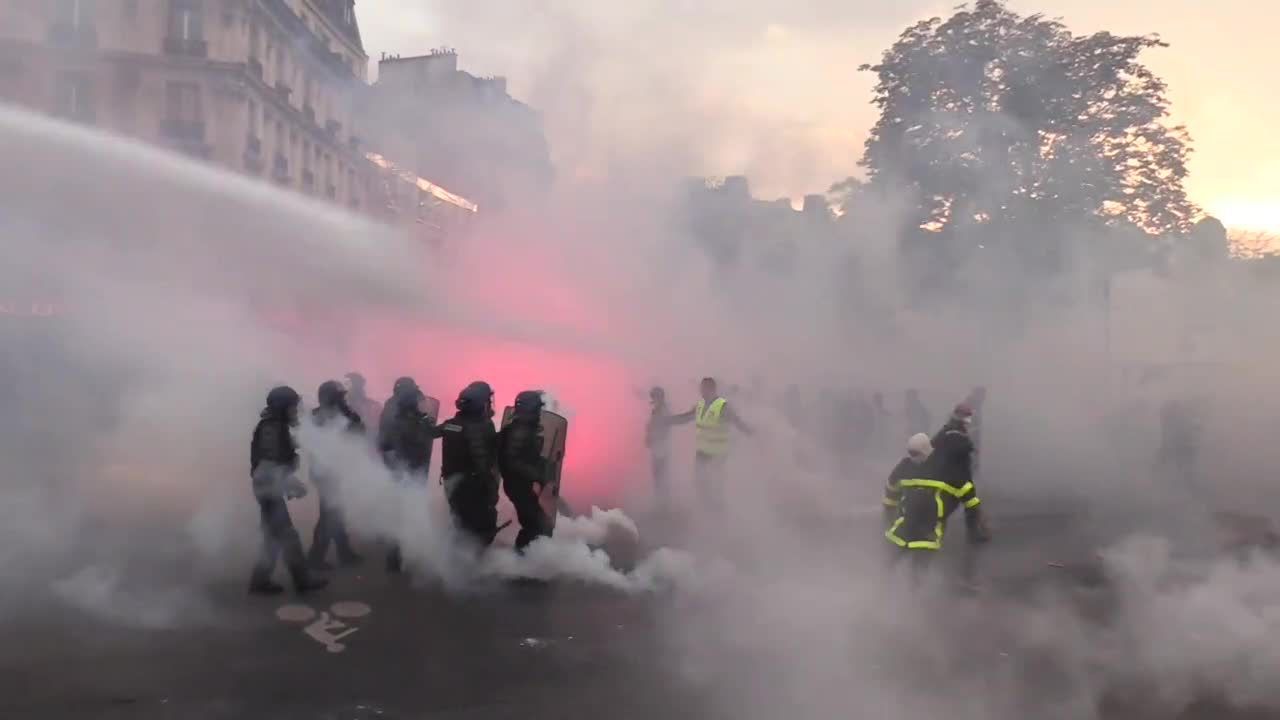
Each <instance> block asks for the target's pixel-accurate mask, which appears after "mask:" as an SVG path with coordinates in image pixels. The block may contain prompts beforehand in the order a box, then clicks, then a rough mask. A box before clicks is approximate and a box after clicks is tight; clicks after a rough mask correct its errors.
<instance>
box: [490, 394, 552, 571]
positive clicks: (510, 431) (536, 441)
mask: <svg viewBox="0 0 1280 720" xmlns="http://www.w3.org/2000/svg"><path fill="white" fill-rule="evenodd" d="M541 413H542V396H541V393H534V394H530V393H521V394H520V396H519V397H517V398H516V403H515V407H514V411H513V413H512V417H511V423H510V424H509V425H507V426H506V427H504V428H503V429H502V432H500V433H498V467H499V469H501V471H502V489H503V490H504V491H505V492H506V494H507V498H508V499H509V500H511V505H512V507H514V508H515V511H516V519H517V520H518V521H519V522H520V533H519V534H518V535H517V536H516V550H523V549H524V548H525V547H527V546H528V545H529V543H531V542H533V541H534V540H535V539H537V538H538V537H550V536H551V520H550V518H548V517H547V515H546V513H545V512H543V510H542V505H541V504H539V502H538V496H539V494H540V493H541V492H542V488H543V486H544V485H545V484H546V482H547V480H548V471H549V468H548V463H547V460H546V458H544V457H543V456H542V443H543V437H542V418H541Z"/></svg>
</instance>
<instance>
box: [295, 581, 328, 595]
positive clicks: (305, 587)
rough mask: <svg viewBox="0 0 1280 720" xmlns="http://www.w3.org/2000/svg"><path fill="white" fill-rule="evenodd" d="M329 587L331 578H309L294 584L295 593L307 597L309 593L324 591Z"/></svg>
mask: <svg viewBox="0 0 1280 720" xmlns="http://www.w3.org/2000/svg"><path fill="white" fill-rule="evenodd" d="M326 587H329V578H322V577H307V578H304V579H303V580H301V581H297V582H294V584H293V591H294V592H296V593H297V594H299V595H306V594H307V593H309V592H315V591H316V590H323V589H325V588H326Z"/></svg>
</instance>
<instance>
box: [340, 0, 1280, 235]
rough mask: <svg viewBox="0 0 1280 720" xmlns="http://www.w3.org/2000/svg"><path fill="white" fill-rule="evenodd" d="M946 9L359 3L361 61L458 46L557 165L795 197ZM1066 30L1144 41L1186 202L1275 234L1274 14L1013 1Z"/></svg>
mask: <svg viewBox="0 0 1280 720" xmlns="http://www.w3.org/2000/svg"><path fill="white" fill-rule="evenodd" d="M956 4H957V2H955V0H944V1H943V2H935V1H931V0H898V1H897V2H893V3H885V2H880V1H878V0H634V1H633V2H628V3H620V2H619V3H612V2H610V3H602V2H598V1H596V0H430V1H424V0H377V1H376V2H374V1H373V0H363V1H362V2H360V3H358V13H359V17H360V22H361V24H362V27H363V31H364V39H365V44H366V47H367V49H368V50H369V54H370V56H371V57H373V58H374V59H375V61H376V59H377V57H378V56H379V55H380V54H381V53H383V52H388V53H399V54H401V55H416V54H421V53H423V52H425V51H427V50H428V49H430V48H433V47H441V46H447V47H452V48H456V49H457V50H458V52H459V54H460V56H461V58H460V65H461V67H462V68H463V69H465V70H468V71H470V72H472V73H474V74H478V75H504V76H506V77H508V78H509V80H510V89H511V92H512V93H513V94H514V95H515V96H516V97H518V98H520V99H522V100H525V101H527V102H528V103H530V104H531V105H533V106H534V107H536V108H538V109H539V110H540V111H542V112H543V114H544V118H545V121H546V124H547V129H548V135H549V137H550V140H551V143H552V146H553V148H552V149H553V154H554V155H555V157H556V160H557V165H558V167H560V168H561V170H562V171H566V170H567V171H568V172H570V173H572V174H577V175H588V176H589V175H594V174H600V173H605V172H608V171H609V169H610V168H611V167H613V166H615V165H616V164H617V163H622V162H632V163H634V162H636V161H639V162H656V160H654V158H659V157H661V158H664V159H665V160H664V161H663V162H665V163H667V165H666V166H664V167H663V168H661V169H664V170H669V171H675V172H682V173H685V174H689V175H727V174H739V173H745V174H747V175H748V176H749V177H750V178H751V180H752V187H753V191H754V192H755V194H756V195H757V196H760V197H765V198H771V197H781V196H790V197H792V198H798V197H799V196H801V195H803V194H805V193H808V192H821V191H823V190H825V189H826V188H827V187H829V186H830V185H831V184H832V183H833V182H835V181H837V180H840V179H842V178H845V177H848V176H849V175H853V174H857V173H858V169H857V166H856V161H857V158H858V156H859V154H860V151H861V146H862V142H863V140H864V138H865V137H866V133H867V131H868V129H869V128H870V127H871V125H872V124H873V123H874V121H875V109H874V108H873V107H872V106H871V105H870V99H871V89H872V84H873V83H872V80H873V79H872V77H871V76H870V75H869V74H867V73H859V72H857V67H858V66H859V65H860V64H862V63H864V62H874V61H875V60H877V59H878V58H879V55H880V53H881V52H883V50H884V49H885V48H887V47H889V46H890V45H891V44H892V43H893V41H894V39H895V38H896V37H897V35H898V33H900V32H901V31H902V30H903V29H904V28H905V27H907V25H908V24H910V23H912V22H914V21H916V20H919V19H923V18H927V17H930V16H933V15H946V14H949V13H950V10H951V8H952V7H953V6H954V5H956ZM1010 4H1011V6H1012V7H1013V8H1014V9H1016V10H1018V11H1020V12H1042V13H1044V14H1046V15H1050V16H1056V17H1061V18H1062V19H1063V20H1064V21H1065V22H1066V23H1067V24H1068V26H1069V27H1071V28H1072V29H1073V30H1074V31H1075V32H1077V33H1085V32H1094V31H1099V30H1107V31H1111V32H1115V33H1125V34H1137V33H1158V34H1160V35H1161V36H1162V37H1163V38H1164V39H1165V40H1166V41H1168V42H1169V43H1171V45H1172V47H1170V48H1167V49H1163V50H1154V51H1151V52H1150V53H1148V54H1147V55H1146V56H1145V60H1146V62H1147V63H1148V64H1149V65H1150V66H1151V67H1152V68H1153V69H1154V70H1155V71H1156V72H1157V73H1159V74H1160V75H1161V76H1162V77H1163V78H1164V79H1165V80H1166V81H1167V82H1168V83H1169V86H1170V97H1171V99H1172V101H1173V111H1174V120H1175V121H1177V122H1180V123H1183V124H1185V125H1187V126H1188V128H1189V129H1190V131H1191V134H1192V138H1193V141H1194V147H1195V154H1194V156H1193V159H1192V175H1191V178H1190V180H1189V183H1188V189H1189V191H1190V194H1191V197H1192V199H1193V200H1194V201H1195V202H1197V203H1198V204H1200V205H1201V206H1202V207H1203V208H1205V209H1206V210H1207V211H1208V212H1210V213H1211V214H1214V215H1217V216H1218V217H1220V218H1222V219H1223V220H1224V221H1225V222H1226V223H1227V224H1228V225H1229V226H1231V227H1233V228H1237V229H1242V230H1266V231H1273V232H1280V190H1277V188H1280V134H1276V133H1275V132H1274V128H1276V127H1277V126H1280V99H1278V98H1277V95H1276V93H1275V92H1273V91H1270V90H1268V88H1269V87H1271V86H1272V85H1273V75H1272V68H1273V67H1274V57H1275V44H1274V43H1275V40H1274V33H1273V32H1272V28H1273V27H1274V25H1275V23H1276V21H1277V20H1280V8H1276V7H1271V6H1269V5H1268V4H1265V3H1257V2H1254V1H1252V0H1218V1H1217V2H1213V3H1205V2H1202V1H1201V0H1126V1H1125V2H1122V3H1117V2H1113V1H1112V0H1012V1H1011V3H1010Z"/></svg>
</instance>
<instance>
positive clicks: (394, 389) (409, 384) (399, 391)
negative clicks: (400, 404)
mask: <svg viewBox="0 0 1280 720" xmlns="http://www.w3.org/2000/svg"><path fill="white" fill-rule="evenodd" d="M415 392H422V391H421V390H419V389H418V383H417V381H415V380H414V379H413V378H411V377H408V376H406V377H402V378H400V379H399V380H396V383H395V385H392V386H391V394H392V395H394V396H396V397H403V396H405V395H410V394H412V393H415Z"/></svg>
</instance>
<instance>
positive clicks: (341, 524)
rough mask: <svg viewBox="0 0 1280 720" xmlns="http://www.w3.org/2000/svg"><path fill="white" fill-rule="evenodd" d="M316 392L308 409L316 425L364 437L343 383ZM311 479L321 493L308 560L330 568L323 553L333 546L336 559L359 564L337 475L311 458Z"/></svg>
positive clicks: (317, 566)
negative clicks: (341, 427)
mask: <svg viewBox="0 0 1280 720" xmlns="http://www.w3.org/2000/svg"><path fill="white" fill-rule="evenodd" d="M316 395H317V397H318V399H319V401H320V404H319V407H317V408H316V409H315V410H312V411H311V419H312V422H314V423H315V425H316V427H328V426H331V425H335V424H338V423H341V424H343V425H344V426H345V430H346V432H348V433H351V434H352V435H356V436H359V437H364V433H365V427H364V421H363V420H362V419H361V417H360V415H358V414H357V413H356V412H355V411H354V410H352V409H351V407H350V406H349V405H348V404H347V390H346V388H344V387H343V386H342V383H340V382H338V381H336V380H329V381H327V382H325V383H324V384H322V385H321V386H320V389H319V391H318V392H317V393H316ZM311 482H312V484H313V485H315V486H316V492H317V493H318V494H319V496H320V497H319V500H320V514H319V515H318V516H317V517H316V528H315V531H314V532H313V533H312V535H311V550H310V552H309V553H308V556H307V561H308V563H309V564H310V565H311V567H312V568H313V569H316V570H329V569H331V568H330V567H329V565H328V564H327V563H326V562H325V556H327V555H328V554H329V546H330V545H334V546H336V548H337V551H338V562H340V563H342V564H343V565H345V566H348V567H352V566H356V565H359V564H360V563H361V561H362V558H361V557H360V556H359V555H358V554H356V551H355V550H353V549H352V547H351V539H350V538H349V537H348V535H347V523H346V517H345V515H344V513H343V511H342V504H341V499H340V498H339V486H338V478H337V477H336V476H335V475H334V472H333V470H331V469H329V468H325V467H324V466H323V465H322V464H321V463H320V462H319V461H317V460H315V459H314V458H313V459H312V462H311Z"/></svg>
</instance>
